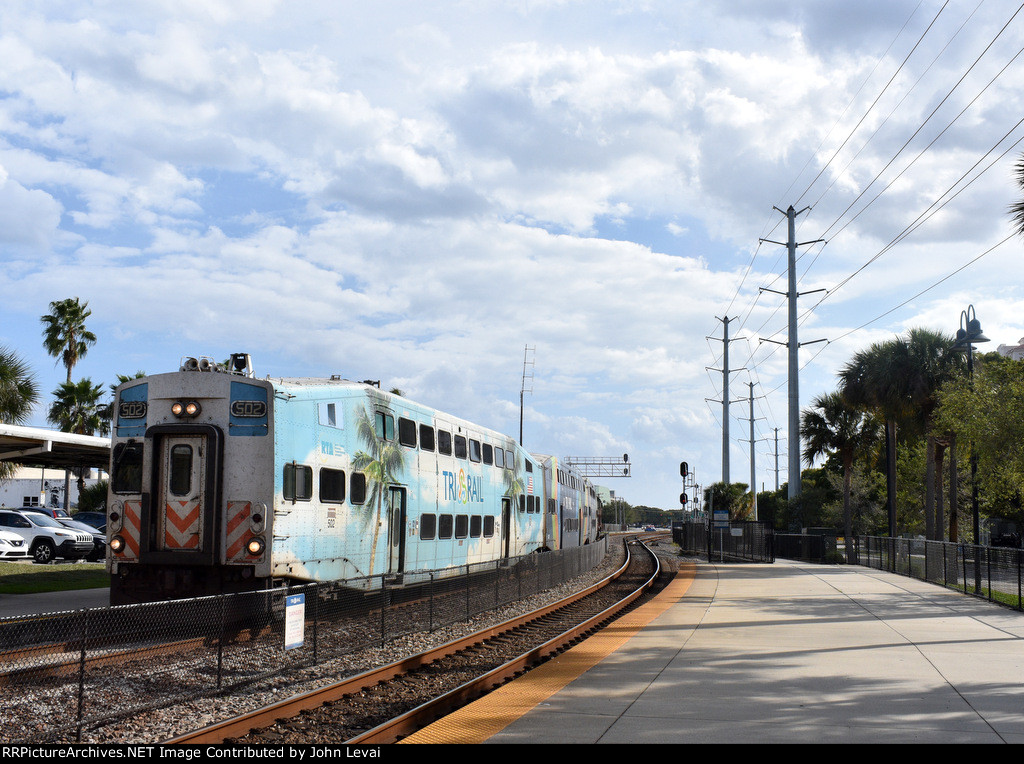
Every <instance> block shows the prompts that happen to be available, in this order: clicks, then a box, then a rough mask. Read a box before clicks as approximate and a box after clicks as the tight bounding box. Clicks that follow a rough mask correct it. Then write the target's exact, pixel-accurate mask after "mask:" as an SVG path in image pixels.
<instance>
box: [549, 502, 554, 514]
mask: <svg viewBox="0 0 1024 764" xmlns="http://www.w3.org/2000/svg"><path fill="white" fill-rule="evenodd" d="M548 514H549V515H553V514H555V500H554V499H548Z"/></svg>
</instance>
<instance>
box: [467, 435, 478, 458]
mask: <svg viewBox="0 0 1024 764" xmlns="http://www.w3.org/2000/svg"><path fill="white" fill-rule="evenodd" d="M469 460H470V461H471V462H478V461H480V441H479V440H473V439H472V438H470V440H469Z"/></svg>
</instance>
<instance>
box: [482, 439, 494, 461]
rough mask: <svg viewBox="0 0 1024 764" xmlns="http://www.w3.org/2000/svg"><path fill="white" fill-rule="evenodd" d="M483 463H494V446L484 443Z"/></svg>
mask: <svg viewBox="0 0 1024 764" xmlns="http://www.w3.org/2000/svg"><path fill="white" fill-rule="evenodd" d="M484 464H494V447H493V446H491V444H490V443H484Z"/></svg>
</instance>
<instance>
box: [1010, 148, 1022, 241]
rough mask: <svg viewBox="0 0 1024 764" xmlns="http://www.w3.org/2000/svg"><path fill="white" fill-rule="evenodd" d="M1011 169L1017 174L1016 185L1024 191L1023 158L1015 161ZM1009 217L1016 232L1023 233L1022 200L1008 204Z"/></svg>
mask: <svg viewBox="0 0 1024 764" xmlns="http://www.w3.org/2000/svg"><path fill="white" fill-rule="evenodd" d="M1013 171H1014V174H1015V175H1016V176H1017V185H1018V186H1020V188H1021V190H1022V191H1024V159H1021V160H1019V161H1018V162H1017V165H1016V167H1014V169H1013ZM1010 219H1011V220H1012V221H1013V227H1014V228H1015V229H1016V230H1017V233H1019V234H1024V200H1022V201H1019V202H1014V203H1013V204H1011V205H1010Z"/></svg>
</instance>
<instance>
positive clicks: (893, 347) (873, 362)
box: [839, 337, 909, 537]
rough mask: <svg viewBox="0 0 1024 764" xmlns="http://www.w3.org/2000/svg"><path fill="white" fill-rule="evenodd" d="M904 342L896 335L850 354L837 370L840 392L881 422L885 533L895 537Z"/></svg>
mask: <svg viewBox="0 0 1024 764" xmlns="http://www.w3.org/2000/svg"><path fill="white" fill-rule="evenodd" d="M907 355H908V352H907V343H906V342H905V341H904V340H902V339H900V338H899V337H896V338H895V339H891V340H887V341H886V342H876V343H875V344H873V345H872V346H871V347H869V348H868V349H867V350H862V351H861V352H859V353H857V354H856V355H854V357H853V359H852V360H851V361H850V362H849V363H848V364H847V365H846V366H845V367H843V369H842V370H841V371H840V372H839V380H840V393H841V394H842V396H843V398H844V399H845V400H846V402H847V403H848V404H849V405H850V406H853V407H855V408H861V409H864V410H867V411H872V412H874V413H875V414H876V415H877V416H878V417H879V418H880V419H881V420H882V421H883V422H884V425H885V474H886V496H887V500H886V504H887V506H888V512H889V535H890V536H892V537H895V536H896V425H897V422H899V421H900V420H901V419H904V418H905V417H906V416H907V414H908V413H909V396H908V395H907V389H908V384H907V380H906V370H907V362H906V359H907Z"/></svg>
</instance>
